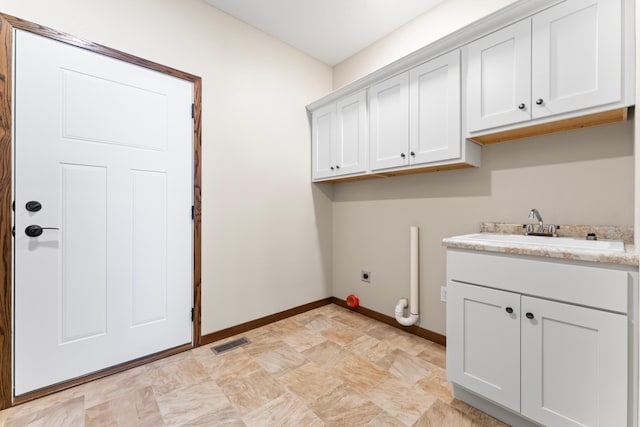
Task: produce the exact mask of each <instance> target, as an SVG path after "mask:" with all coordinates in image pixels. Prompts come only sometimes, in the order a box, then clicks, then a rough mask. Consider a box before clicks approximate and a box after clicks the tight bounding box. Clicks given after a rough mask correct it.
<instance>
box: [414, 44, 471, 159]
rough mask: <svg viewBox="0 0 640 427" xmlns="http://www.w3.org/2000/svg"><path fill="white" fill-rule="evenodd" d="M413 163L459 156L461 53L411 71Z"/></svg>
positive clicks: (451, 54) (438, 59)
mask: <svg viewBox="0 0 640 427" xmlns="http://www.w3.org/2000/svg"><path fill="white" fill-rule="evenodd" d="M409 99H410V120H409V122H410V136H409V138H410V148H411V153H413V154H411V159H410V162H411V164H420V163H429V162H437V161H441V160H448V159H453V158H456V157H460V147H461V140H460V52H459V51H457V50H456V51H453V52H450V53H448V54H446V55H443V56H442V57H440V58H436V59H434V60H432V61H429V62H427V63H426V64H423V65H421V66H419V67H416V68H414V69H412V70H411V71H410V72H409Z"/></svg>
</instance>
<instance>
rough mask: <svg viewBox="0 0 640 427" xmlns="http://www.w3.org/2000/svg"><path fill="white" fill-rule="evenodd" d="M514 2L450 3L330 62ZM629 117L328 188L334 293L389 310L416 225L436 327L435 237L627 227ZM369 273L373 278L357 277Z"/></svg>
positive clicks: (392, 55) (418, 43)
mask: <svg viewBox="0 0 640 427" xmlns="http://www.w3.org/2000/svg"><path fill="white" fill-rule="evenodd" d="M512 2H513V1H512V0H492V1H482V2H478V1H474V0H449V1H447V2H445V3H443V4H441V5H440V6H439V7H438V8H436V9H434V10H433V11H432V12H429V13H427V14H425V15H423V16H422V17H420V18H418V19H416V20H414V21H412V22H411V23H409V24H407V25H406V26H404V27H402V28H400V29H398V30H397V31H395V32H394V33H392V34H391V35H389V36H388V37H385V38H384V39H382V40H379V41H378V42H376V43H375V44H373V45H372V46H370V47H367V48H366V49H364V50H363V51H361V52H359V53H358V54H356V55H354V56H353V57H351V58H348V59H347V60H345V61H344V62H342V63H340V64H338V65H336V66H335V67H334V88H338V87H341V86H343V85H344V84H347V83H349V82H351V81H354V80H356V79H358V78H360V77H362V76H364V75H366V74H368V73H370V72H372V71H375V70H376V69H378V68H380V67H382V66H384V65H387V64H388V63H389V62H392V61H394V60H396V59H398V58H401V57H402V56H404V55H406V54H408V53H410V52H412V51H414V50H417V49H418V48H420V47H422V46H423V45H424V44H427V43H430V42H432V41H434V40H437V39H438V38H440V37H442V36H443V35H446V34H448V33H449V32H452V31H455V30H457V29H459V28H460V27H462V26H464V25H466V24H468V23H470V22H472V21H474V20H476V19H479V18H481V17H482V16H485V15H487V14H489V13H491V12H493V11H495V10H497V9H499V8H500V7H503V6H505V5H507V4H509V3H512ZM633 125H634V123H633V121H628V122H625V123H620V124H615V125H609V126H604V127H600V128H592V129H585V130H580V131H573V132H567V133H563V134H558V135H552V136H544V137H537V138H530V139H527V140H521V141H514V142H509V143H503V144H497V145H494V146H487V147H484V148H483V149H482V166H481V167H480V168H478V169H468V170H460V171H448V172H437V173H431V174H423V175H413V176H405V177H395V178H388V179H377V180H370V181H360V182H352V183H341V184H335V185H334V206H333V224H334V226H333V257H334V258H333V265H334V270H333V294H334V295H335V296H337V297H339V298H343V299H344V298H346V296H347V295H348V294H350V293H356V294H357V295H358V296H359V297H360V303H361V304H362V305H363V306H365V307H367V308H370V309H373V310H375V311H378V312H381V313H384V314H387V315H389V316H393V311H394V307H395V304H396V302H397V301H398V299H399V298H400V297H402V296H408V295H409V254H408V251H409V226H411V225H417V226H419V227H420V229H421V254H420V269H421V273H420V274H421V282H420V283H421V287H420V292H421V294H420V309H421V318H420V320H419V323H418V324H419V325H420V326H422V327H424V328H427V329H430V330H432V331H435V332H439V333H442V334H444V333H445V332H446V324H445V304H444V303H442V302H440V287H441V286H445V284H446V283H445V277H446V268H445V262H446V257H445V249H444V248H443V247H442V245H441V241H442V238H443V237H447V236H454V235H459V234H466V233H472V232H477V231H479V224H480V222H481V221H500V222H513V223H523V222H527V214H528V212H529V210H530V209H531V208H534V207H535V208H537V209H539V210H540V212H541V214H542V216H543V219H544V220H545V221H547V222H548V223H560V224H562V223H564V224H602V225H605V224H606V225H625V226H629V225H633V222H634V186H633V183H634V154H633V152H634V151H633V145H634V135H633ZM362 269H364V270H368V271H371V284H364V283H363V282H361V281H360V280H359V277H360V271H361V270H362Z"/></svg>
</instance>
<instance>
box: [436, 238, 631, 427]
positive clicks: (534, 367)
mask: <svg viewBox="0 0 640 427" xmlns="http://www.w3.org/2000/svg"><path fill="white" fill-rule="evenodd" d="M449 252H450V251H449ZM465 256H467V257H470V255H468V254H467V255H465ZM482 256H484V257H486V256H487V255H482ZM452 258H453V260H448V270H449V271H448V273H447V274H448V276H449V279H448V285H447V286H448V290H447V376H448V379H449V381H451V382H452V384H453V386H454V394H456V389H460V388H461V389H462V390H463V392H464V393H465V394H468V392H471V394H473V395H474V396H479V397H480V398H482V399H486V400H487V401H489V402H490V403H491V406H489V407H491V408H493V406H495V407H496V408H499V410H498V412H496V413H492V412H491V411H490V410H487V407H481V409H483V410H485V411H487V412H489V413H491V414H492V415H494V416H496V417H498V418H502V419H503V420H505V421H507V422H509V423H510V424H512V425H535V424H540V425H543V426H572V427H574V426H575V427H577V426H600V427H608V426H628V425H629V426H631V425H635V423H633V422H632V421H631V416H630V410H629V407H630V405H629V396H630V394H629V389H630V381H631V379H630V378H631V376H632V374H631V372H632V370H630V368H629V366H631V364H630V358H631V356H630V354H632V352H631V350H630V349H631V346H630V339H629V321H628V316H627V314H626V313H617V312H612V311H610V310H608V309H599V308H593V307H585V306H580V305H576V304H572V303H570V302H558V301H553V300H551V299H555V298H556V297H557V295H551V296H550V298H549V299H547V298H545V297H544V295H540V293H543V292H540V289H544V287H545V285H544V283H543V284H542V286H541V287H540V288H537V285H536V286H533V287H531V288H529V289H523V286H519V285H515V286H514V289H517V292H513V291H510V290H505V289H504V288H508V287H509V286H508V285H507V286H505V285H504V280H505V278H507V277H509V275H510V274H511V273H512V270H511V267H512V266H511V265H509V262H508V258H505V259H506V260H507V263H506V264H505V265H504V266H503V267H504V268H501V269H499V270H493V271H492V272H486V271H485V272H483V273H481V274H480V276H482V279H481V283H477V284H469V283H468V282H469V281H468V277H467V280H466V281H467V283H460V282H458V281H456V280H455V277H456V271H458V270H461V269H465V270H467V271H466V272H465V273H464V274H465V275H467V276H468V275H469V274H472V273H469V271H468V270H469V269H472V270H473V269H474V268H482V267H481V266H482V265H485V266H486V265H489V264H487V263H485V262H484V261H486V259H481V260H480V261H479V262H478V263H471V264H469V263H464V266H463V265H458V263H457V262H456V258H455V257H452ZM461 260H462V259H461ZM540 264H541V265H543V264H544V263H542V262H541V263H540ZM543 268H544V267H543ZM552 268H553V267H552ZM580 268H582V266H576V269H578V270H579V269H580ZM587 268H592V267H587ZM451 270H453V271H451ZM588 272H591V270H589V271H588ZM520 273H521V274H522V275H525V276H528V278H527V279H526V280H523V281H522V282H527V281H530V282H532V283H533V282H535V279H536V272H535V270H532V271H527V270H523V271H521V272H520ZM577 273H578V276H580V274H582V273H581V272H580V271H577ZM616 273H619V271H616ZM545 274H546V273H543V274H542V276H541V278H542V277H543V276H544V275H545ZM492 275H495V276H496V281H495V282H492V281H491V280H490V279H489V280H487V277H489V278H490V277H491V276H492ZM612 277H613V276H612ZM565 279H566V281H567V285H570V286H572V287H577V288H578V289H579V288H580V285H581V284H580V282H579V281H577V280H574V279H572V278H571V275H570V274H569V275H568V276H567V277H566V278H565ZM511 280H513V281H514V283H517V282H518V281H519V279H518V275H517V274H513V277H512V278H511ZM625 282H626V280H625ZM547 283H548V282H547ZM587 285H589V284H587ZM601 285H602V290H601V292H602V293H603V295H604V294H605V293H607V287H608V286H618V285H620V286H626V283H622V282H621V283H619V284H617V283H601ZM493 286H496V287H499V288H502V289H495V288H494V287H493ZM524 287H525V288H526V286H524ZM536 288H537V289H536ZM584 292H591V289H587V288H585V291H584ZM531 294H533V296H532V295H531ZM605 299H606V297H603V301H604V300H605ZM602 308H606V307H602ZM474 398H475V397H474ZM463 400H464V399H463ZM470 403H472V404H473V403H474V402H470ZM504 408H506V409H508V410H509V411H510V412H511V414H508V415H509V417H510V418H509V417H507V418H505V417H504V416H502V417H501V414H504V413H507V412H509V411H504ZM513 414H517V416H518V417H522V421H521V423H520V422H519V421H516V422H514V418H513V416H514V415H513Z"/></svg>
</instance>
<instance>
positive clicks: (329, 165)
mask: <svg viewBox="0 0 640 427" xmlns="http://www.w3.org/2000/svg"><path fill="white" fill-rule="evenodd" d="M311 131H312V136H311V149H312V155H311V161H312V162H313V165H312V171H313V172H312V173H313V179H322V178H328V177H331V176H334V175H335V166H334V164H335V159H334V153H335V141H336V106H335V104H330V105H327V106H326V107H321V108H319V109H317V110H315V111H314V112H313V113H312V116H311Z"/></svg>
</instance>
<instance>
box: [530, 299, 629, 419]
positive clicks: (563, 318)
mask: <svg viewBox="0 0 640 427" xmlns="http://www.w3.org/2000/svg"><path fill="white" fill-rule="evenodd" d="M521 307H522V309H521V311H522V313H524V316H523V318H522V319H521V321H522V323H521V330H522V337H521V345H522V347H521V361H522V372H521V378H522V388H521V397H522V408H521V412H522V414H523V415H525V416H527V417H529V418H531V419H533V420H535V421H537V422H540V423H542V424H544V425H547V426H625V425H627V316H625V315H622V314H615V313H609V312H607V311H603V310H595V309H590V308H585V307H579V306H576V305H571V304H563V303H558V302H553V301H547V300H544V299H540V298H531V297H525V296H523V297H522V299H521Z"/></svg>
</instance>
